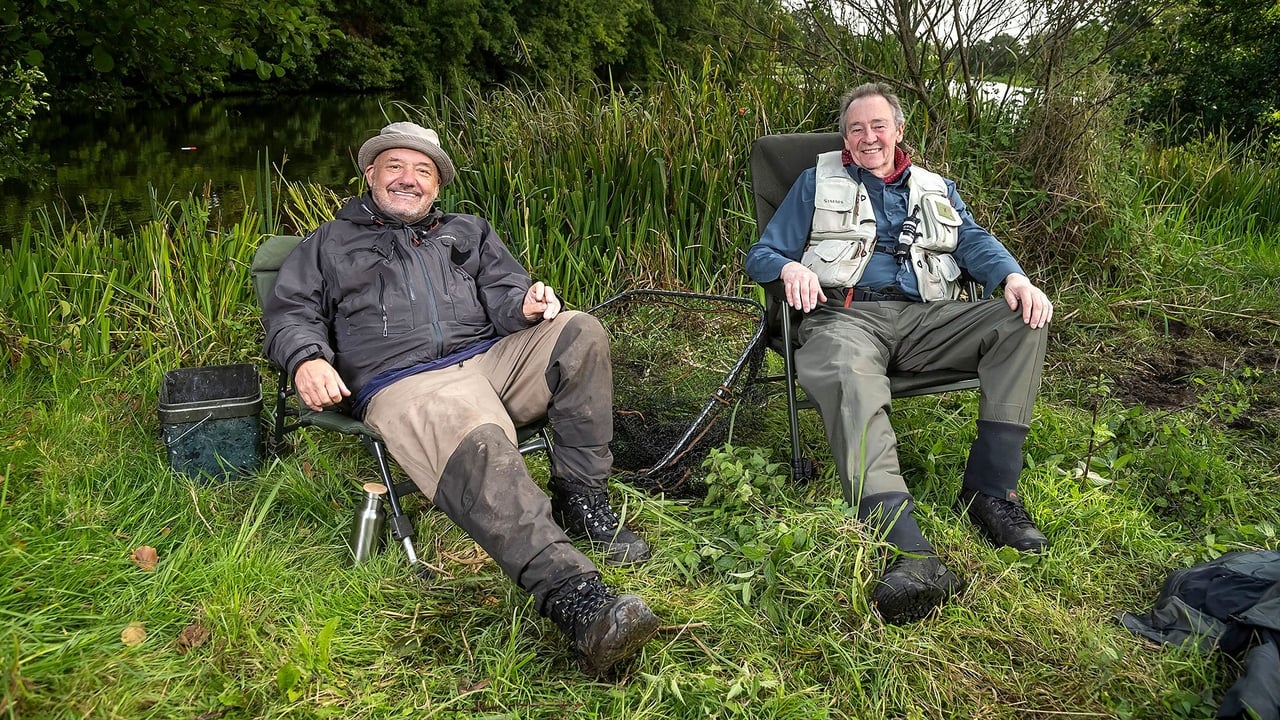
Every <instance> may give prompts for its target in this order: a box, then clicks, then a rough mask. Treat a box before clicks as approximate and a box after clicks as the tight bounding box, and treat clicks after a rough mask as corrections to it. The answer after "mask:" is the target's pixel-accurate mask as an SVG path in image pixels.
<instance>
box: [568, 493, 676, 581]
mask: <svg viewBox="0 0 1280 720" xmlns="http://www.w3.org/2000/svg"><path fill="white" fill-rule="evenodd" d="M553 485H554V482H553ZM551 514H552V516H553V517H554V518H555V520H556V522H557V523H559V525H560V527H562V528H564V531H565V533H566V534H568V536H569V537H571V538H573V539H575V540H589V541H590V542H591V546H592V547H593V548H595V549H596V550H597V551H599V552H602V553H604V556H605V559H604V561H605V563H606V564H608V565H637V564H639V563H642V562H644V561H646V560H648V559H649V558H650V557H652V553H651V552H650V551H649V544H648V543H646V542H645V541H644V539H643V538H641V537H640V536H639V535H636V534H635V533H634V532H632V531H631V530H629V529H627V528H626V527H624V526H623V524H622V521H621V520H620V519H619V518H618V513H616V512H614V511H613V508H612V507H611V506H610V505H609V495H608V494H607V493H603V492H602V493H594V494H587V493H574V492H565V491H562V490H557V489H553V490H552V492H551Z"/></svg>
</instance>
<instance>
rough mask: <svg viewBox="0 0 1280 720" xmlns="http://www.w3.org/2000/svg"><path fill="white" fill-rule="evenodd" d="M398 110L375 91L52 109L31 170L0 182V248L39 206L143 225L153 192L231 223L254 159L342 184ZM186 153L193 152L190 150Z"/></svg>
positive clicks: (33, 144)
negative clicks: (204, 202)
mask: <svg viewBox="0 0 1280 720" xmlns="http://www.w3.org/2000/svg"><path fill="white" fill-rule="evenodd" d="M405 117H406V114H405V110H404V109H403V108H402V107H400V106H399V105H397V104H395V103H392V102H391V101H390V99H389V98H386V97H377V96H344V97H282V98H273V99H262V98H221V99H216V100H200V101H196V102H192V103H189V104H187V105H183V106H179V107H172V108H167V109H132V110H127V111H117V112H112V113H84V112H79V111H78V109H77V108H74V107H63V108H59V109H55V111H54V112H52V113H50V114H48V115H45V116H44V117H42V118H40V119H39V120H38V121H37V123H36V125H35V126H34V127H33V128H32V134H31V138H30V140H29V141H28V143H27V146H26V148H25V150H24V152H25V158H26V162H28V163H29V164H30V166H31V167H32V168H33V170H32V171H31V172H30V173H28V175H27V176H26V177H22V178H10V179H7V180H4V181H3V182H0V244H6V243H7V240H8V238H10V237H12V236H13V235H14V234H16V233H18V232H21V228H22V224H23V222H24V221H25V220H26V219H27V218H28V217H29V216H31V214H32V213H33V212H34V211H35V210H36V209H37V208H39V207H48V208H49V209H50V210H54V211H59V212H62V213H64V214H70V215H71V216H72V217H77V218H79V217H83V216H84V214H85V209H86V208H88V210H89V211H91V212H93V213H94V214H95V215H96V214H97V213H100V212H101V211H102V210H103V209H104V208H107V207H108V206H109V207H110V211H109V213H108V215H107V220H108V222H109V223H111V224H112V225H115V226H117V227H126V226H128V225H129V224H131V223H134V224H136V223H138V222H140V221H143V220H146V219H149V218H150V217H151V212H150V207H151V205H150V199H149V198H150V194H149V190H148V188H149V187H154V188H155V192H156V196H157V198H158V199H159V200H160V201H161V202H164V201H165V200H169V199H176V198H179V197H185V196H186V194H187V193H188V192H190V191H196V192H200V193H204V192H206V191H207V192H208V193H209V194H210V195H211V199H212V200H213V201H214V202H215V203H216V204H217V212H218V213H220V214H221V216H222V217H223V218H226V219H227V220H228V221H234V220H235V219H236V218H237V217H239V214H240V212H241V210H242V209H243V207H244V205H243V198H242V195H241V192H242V188H243V191H244V192H248V193H253V192H254V168H255V165H256V164H257V163H259V162H260V160H259V158H262V157H266V156H269V157H270V159H271V161H272V163H273V164H277V165H278V164H280V163H281V161H284V166H283V167H284V175H285V177H287V178H288V179H290V180H306V181H310V182H315V183H320V184H323V185H326V186H329V187H334V188H337V189H341V188H345V187H347V186H348V183H349V182H350V181H351V180H352V179H353V178H354V177H356V175H357V173H356V168H355V153H356V150H357V149H358V148H359V146H360V143H361V142H362V141H363V139H364V138H366V137H368V136H369V135H370V134H372V133H373V132H376V131H377V129H378V128H380V127H382V126H383V125H385V124H386V123H387V121H388V119H390V120H403V119H405ZM183 148H194V149H186V150H184V149H183Z"/></svg>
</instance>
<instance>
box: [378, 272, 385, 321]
mask: <svg viewBox="0 0 1280 720" xmlns="http://www.w3.org/2000/svg"><path fill="white" fill-rule="evenodd" d="M378 309H379V310H381V311H382V337H386V336H387V279H386V278H385V277H383V275H382V273H378Z"/></svg>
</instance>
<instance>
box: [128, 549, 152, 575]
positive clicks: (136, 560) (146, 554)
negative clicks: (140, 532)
mask: <svg viewBox="0 0 1280 720" xmlns="http://www.w3.org/2000/svg"><path fill="white" fill-rule="evenodd" d="M129 559H130V560H132V561H133V564H134V565H137V566H138V567H139V568H141V569H142V571H143V572H152V571H154V570H155V569H156V563H158V562H160V555H159V554H158V553H156V549H155V548H153V547H151V546H150V545H143V546H142V547H139V548H138V549H137V550H134V551H133V553H132V554H130V555H129Z"/></svg>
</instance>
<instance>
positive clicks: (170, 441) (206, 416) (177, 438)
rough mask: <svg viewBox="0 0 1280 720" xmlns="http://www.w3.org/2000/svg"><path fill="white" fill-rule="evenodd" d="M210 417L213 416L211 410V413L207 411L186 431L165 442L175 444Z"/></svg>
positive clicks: (197, 428)
mask: <svg viewBox="0 0 1280 720" xmlns="http://www.w3.org/2000/svg"><path fill="white" fill-rule="evenodd" d="M212 418H213V413H212V412H211V413H209V414H208V415H205V416H204V417H203V418H201V419H200V420H197V421H196V424H195V425H192V426H191V427H190V428H187V431H186V432H184V433H182V434H181V435H179V436H178V437H176V438H174V439H172V440H169V441H168V442H167V444H169V445H177V444H178V443H180V442H182V438H184V437H186V436H188V435H190V434H191V433H193V432H195V431H197V430H199V429H200V426H201V425H203V424H205V423H207V422H209V420H210V419H212Z"/></svg>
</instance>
